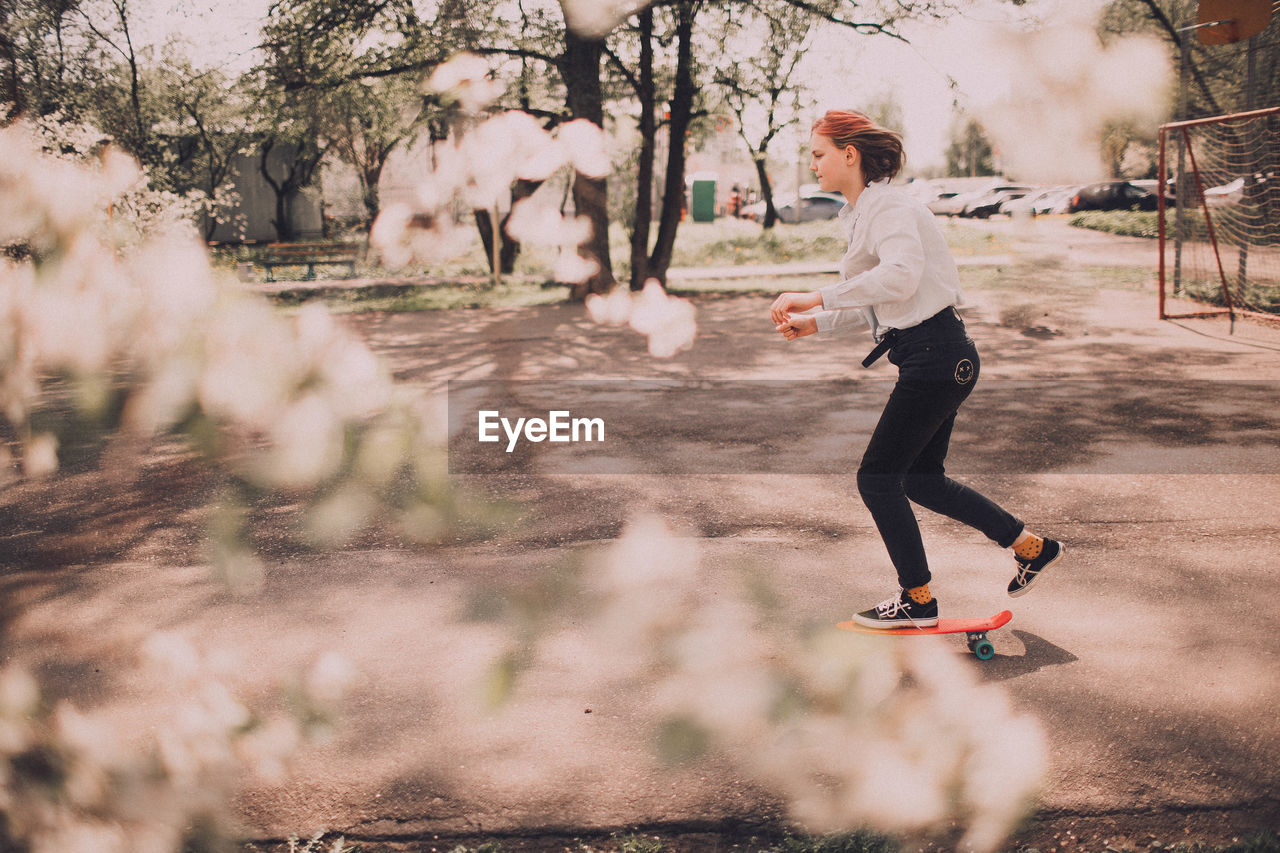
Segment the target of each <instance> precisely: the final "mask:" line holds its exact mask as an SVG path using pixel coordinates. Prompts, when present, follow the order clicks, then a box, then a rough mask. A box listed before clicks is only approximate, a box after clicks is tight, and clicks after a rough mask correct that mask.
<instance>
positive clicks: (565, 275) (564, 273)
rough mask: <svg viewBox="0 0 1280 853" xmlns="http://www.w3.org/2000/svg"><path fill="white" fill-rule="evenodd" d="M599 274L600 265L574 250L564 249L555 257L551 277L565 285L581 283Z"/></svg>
mask: <svg viewBox="0 0 1280 853" xmlns="http://www.w3.org/2000/svg"><path fill="white" fill-rule="evenodd" d="M598 272H600V263H599V262H598V261H596V260H595V259H594V258H584V257H582V255H579V254H578V253H577V251H576V250H574V249H564V250H562V251H561V252H560V254H558V255H557V256H556V262H555V265H554V266H553V267H552V270H551V277H552V278H554V279H555V280H556V281H560V282H564V283H566V284H571V283H577V282H583V281H586V280H587V279H589V278H591V277H592V276H593V275H595V274H596V273H598Z"/></svg>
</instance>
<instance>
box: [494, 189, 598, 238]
mask: <svg viewBox="0 0 1280 853" xmlns="http://www.w3.org/2000/svg"><path fill="white" fill-rule="evenodd" d="M507 233H508V234H510V235H511V236H512V237H513V238H515V239H516V240H519V241H520V242H521V243H526V244H528V245H531V246H565V247H576V246H580V245H581V244H583V243H585V242H586V241H587V240H589V239H590V238H591V220H590V219H587V217H585V216H576V217H572V218H570V217H567V216H561V215H560V211H559V210H558V209H557V208H555V207H552V206H550V205H548V204H546V203H545V202H543V201H542V200H541V199H539V198H538V197H537V196H532V197H530V198H526V199H521V200H520V201H518V202H516V204H515V206H514V207H512V209H511V217H510V219H508V220H507Z"/></svg>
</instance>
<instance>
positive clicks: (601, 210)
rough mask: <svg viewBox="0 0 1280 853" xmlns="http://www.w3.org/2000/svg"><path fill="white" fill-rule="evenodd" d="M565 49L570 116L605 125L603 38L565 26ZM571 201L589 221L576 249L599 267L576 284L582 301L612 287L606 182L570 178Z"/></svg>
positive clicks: (564, 74)
mask: <svg viewBox="0 0 1280 853" xmlns="http://www.w3.org/2000/svg"><path fill="white" fill-rule="evenodd" d="M564 42H565V50H564V54H563V55H562V56H561V57H560V62H559V65H560V75H561V76H562V77H563V78H564V84H565V89H566V92H567V97H566V105H567V106H568V107H569V114H570V115H571V116H573V118H575V119H578V118H584V119H587V120H588V121H591V122H594V123H595V124H596V125H598V126H600V127H604V95H603V92H602V90H601V85H600V60H601V57H602V56H603V55H604V40H603V39H585V38H582V37H581V36H578V35H577V34H576V33H574V32H573V30H571V29H569V28H568V27H566V28H565V37H564ZM573 204H574V207H575V209H576V210H577V212H578V215H579V216H585V217H587V219H588V220H590V222H591V238H590V239H589V240H588V241H587V242H586V243H584V244H583V245H582V247H581V248H580V249H579V252H580V254H581V255H582V256H583V257H584V258H588V259H590V260H594V261H595V262H596V263H597V264H599V267H600V269H599V270H598V271H597V272H596V274H595V275H593V276H591V277H590V278H589V279H587V280H586V281H584V282H581V283H575V284H574V286H573V291H572V298H573V299H575V300H582V299H585V298H586V297H587V294H588V293H607V292H608V291H609V289H610V288H612V287H613V284H614V278H613V269H612V264H611V262H610V260H609V184H608V182H607V180H606V179H604V178H589V177H587V176H586V175H582V174H578V175H575V176H574V180H573Z"/></svg>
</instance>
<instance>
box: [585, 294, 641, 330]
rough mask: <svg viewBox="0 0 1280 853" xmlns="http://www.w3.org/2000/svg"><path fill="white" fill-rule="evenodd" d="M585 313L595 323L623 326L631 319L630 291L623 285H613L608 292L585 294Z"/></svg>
mask: <svg viewBox="0 0 1280 853" xmlns="http://www.w3.org/2000/svg"><path fill="white" fill-rule="evenodd" d="M586 305H587V313H588V314H589V315H590V316H591V319H592V320H594V321H595V322H597V323H603V324H605V325H609V326H625V325H626V323H627V321H628V320H630V319H631V306H632V301H631V291H629V290H627V288H625V287H615V288H614V289H613V290H611V291H609V293H608V294H606V295H604V296H601V295H600V294H598V293H591V294H588V295H587V299H586Z"/></svg>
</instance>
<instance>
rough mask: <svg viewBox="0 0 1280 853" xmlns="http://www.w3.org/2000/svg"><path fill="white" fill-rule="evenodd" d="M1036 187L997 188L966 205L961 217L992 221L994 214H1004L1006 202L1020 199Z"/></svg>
mask: <svg viewBox="0 0 1280 853" xmlns="http://www.w3.org/2000/svg"><path fill="white" fill-rule="evenodd" d="M1033 189H1034V187H1012V186H1010V187H995V188H994V189H991V190H989V191H987V192H985V193H983V194H982V195H980V196H978V197H977V198H975V199H974V200H973V201H971V202H969V203H968V204H967V205H965V208H964V211H963V212H961V214H960V215H961V216H968V217H970V218H973V219H990V218H991V217H992V216H993V215H994V214H997V213H1003V212H1004V211H1003V210H1002V209H1001V207H1002V205H1004V203H1005V202H1009V201H1014V200H1015V199H1020V198H1022V197H1023V196H1025V195H1026V194H1027V193H1029V192H1031V191H1032V190H1033Z"/></svg>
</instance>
